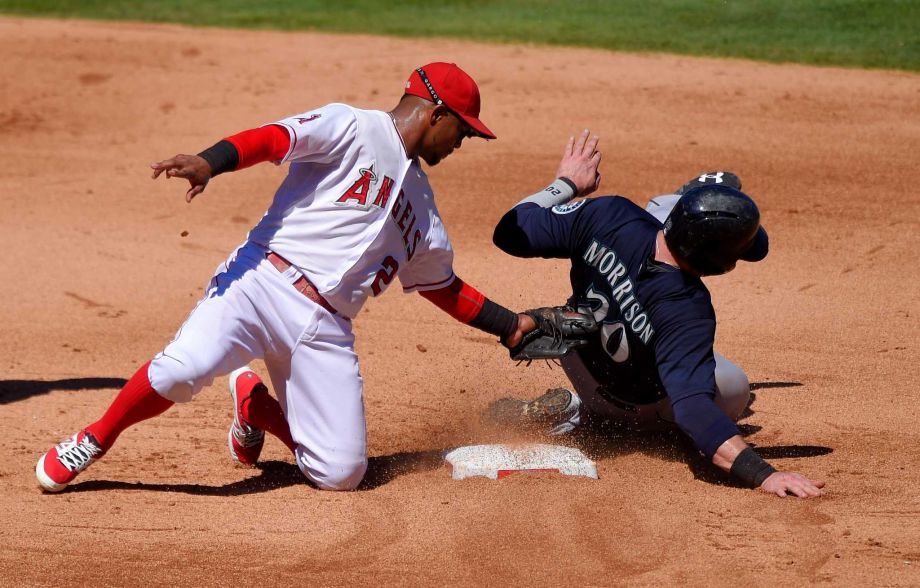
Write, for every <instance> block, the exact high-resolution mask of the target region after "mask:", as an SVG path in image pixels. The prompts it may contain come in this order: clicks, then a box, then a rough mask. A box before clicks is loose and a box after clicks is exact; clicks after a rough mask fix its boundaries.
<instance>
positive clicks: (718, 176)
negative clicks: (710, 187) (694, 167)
mask: <svg viewBox="0 0 920 588" xmlns="http://www.w3.org/2000/svg"><path fill="white" fill-rule="evenodd" d="M722 174H723V172H716V173H714V174H703V175H701V176H700V177H698V178H697V179H696V181H698V182H700V183H701V184H709V183H712V184H721V183H722ZM708 180H712V182H709V181H708Z"/></svg>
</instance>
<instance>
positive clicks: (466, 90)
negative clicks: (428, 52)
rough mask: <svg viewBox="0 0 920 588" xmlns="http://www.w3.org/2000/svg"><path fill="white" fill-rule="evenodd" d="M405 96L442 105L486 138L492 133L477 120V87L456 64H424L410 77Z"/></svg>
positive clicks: (492, 134) (490, 137)
mask: <svg viewBox="0 0 920 588" xmlns="http://www.w3.org/2000/svg"><path fill="white" fill-rule="evenodd" d="M406 94H412V95H413V96H419V97H421V98H424V99H425V100H430V101H432V102H434V103H435V104H444V105H445V106H447V107H448V108H450V109H451V110H452V111H454V113H456V114H457V116H459V117H460V118H462V119H463V120H464V121H466V124H468V125H470V126H471V127H472V128H473V130H474V131H476V132H477V133H479V134H480V135H481V136H483V137H485V138H486V139H494V138H495V133H493V132H492V131H490V130H489V127H487V126H486V125H485V124H483V122H482V121H481V120H479V86H477V85H476V82H474V81H473V78H471V77H470V76H469V75H468V74H467V73H466V72H465V71H463V70H462V69H460V68H459V67H457V64H456V63H442V62H435V63H429V64H428V65H423V66H422V67H420V68H418V69H416V70H415V71H414V72H412V74H411V75H410V76H409V81H407V82H406Z"/></svg>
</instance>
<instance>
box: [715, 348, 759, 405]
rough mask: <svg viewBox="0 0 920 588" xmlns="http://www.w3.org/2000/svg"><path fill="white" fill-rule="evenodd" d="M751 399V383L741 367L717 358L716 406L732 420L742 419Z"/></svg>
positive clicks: (722, 358)
mask: <svg viewBox="0 0 920 588" xmlns="http://www.w3.org/2000/svg"><path fill="white" fill-rule="evenodd" d="M750 399H751V383H750V381H748V377H747V374H745V373H744V370H742V369H741V368H740V367H738V366H736V365H735V364H733V363H732V362H730V361H728V360H727V359H725V358H724V357H722V356H719V355H717V356H716V397H715V402H716V405H717V406H718V407H719V408H721V409H722V412H724V413H725V414H727V415H728V416H729V418H731V419H732V420H735V421H736V420H738V419H739V418H741V415H742V413H743V412H744V409H745V408H747V405H748V403H749V402H750Z"/></svg>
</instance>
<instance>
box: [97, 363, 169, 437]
mask: <svg viewBox="0 0 920 588" xmlns="http://www.w3.org/2000/svg"><path fill="white" fill-rule="evenodd" d="M148 367H150V362H149V361H148V362H147V363H145V364H144V365H142V366H141V368H140V369H139V370H137V373H135V374H134V375H133V376H132V377H131V379H130V380H128V383H127V384H125V387H124V388H122V389H121V392H119V393H118V396H116V397H115V400H113V401H112V404H111V406H109V408H108V410H106V411H105V414H104V415H102V418H101V419H99V420H98V421H96V422H95V423H93V424H91V425H90V426H88V427H86V429H87V430H88V431H89V432H90V433H92V434H93V437H95V438H96V440H97V441H99V444H100V445H101V446H102V449H104V450H105V451H108V450H109V448H110V447H112V445H113V444H114V443H115V440H116V439H118V436H119V435H121V432H122V431H124V430H125V429H127V428H128V427H130V426H131V425H134V424H137V423H139V422H141V421H145V420H147V419H150V418H153V417H155V416H157V415H158V414H161V413H163V412H165V411H166V409H167V408H169V407H170V406H172V405H173V404H174V403H173V401H172V400H167V399H165V398H163V397H162V396H160V395H159V394H157V391H156V390H154V389H153V387H152V386H151V385H150V379H149V378H148V377H147V368H148Z"/></svg>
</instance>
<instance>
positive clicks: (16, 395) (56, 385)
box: [0, 378, 127, 404]
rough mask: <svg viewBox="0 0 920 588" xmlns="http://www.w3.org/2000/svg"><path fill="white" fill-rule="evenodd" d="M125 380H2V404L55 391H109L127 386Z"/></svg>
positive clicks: (0, 386) (0, 383)
mask: <svg viewBox="0 0 920 588" xmlns="http://www.w3.org/2000/svg"><path fill="white" fill-rule="evenodd" d="M126 382H127V380H125V379H124V378H68V379H66V380H47V381H46V380H0V404H10V403H12V402H17V401H19V400H25V399H26V398H31V397H32V396H38V395H40V394H47V393H49V392H54V391H55V390H108V389H112V388H114V389H119V388H121V387H123V386H124V385H125V383H126Z"/></svg>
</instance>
